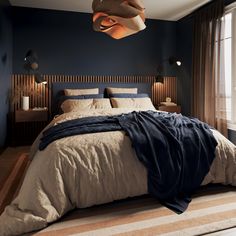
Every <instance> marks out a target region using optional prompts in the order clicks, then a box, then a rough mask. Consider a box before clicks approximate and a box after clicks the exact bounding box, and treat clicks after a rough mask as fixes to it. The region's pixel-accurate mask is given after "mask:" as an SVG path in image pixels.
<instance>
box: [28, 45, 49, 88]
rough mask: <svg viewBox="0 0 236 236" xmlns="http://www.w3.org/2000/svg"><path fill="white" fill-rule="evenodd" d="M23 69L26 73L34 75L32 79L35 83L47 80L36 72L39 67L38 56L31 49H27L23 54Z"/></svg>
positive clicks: (45, 82)
mask: <svg viewBox="0 0 236 236" xmlns="http://www.w3.org/2000/svg"><path fill="white" fill-rule="evenodd" d="M24 69H25V70H27V71H28V73H32V74H33V75H34V79H35V82H36V83H44V84H47V81H46V80H45V79H44V77H43V76H42V75H40V74H39V72H38V69H39V64H38V56H37V54H36V52H35V51H33V50H32V49H30V50H28V51H27V53H26V55H25V58H24Z"/></svg>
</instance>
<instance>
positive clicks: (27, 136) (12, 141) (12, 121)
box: [8, 109, 49, 146]
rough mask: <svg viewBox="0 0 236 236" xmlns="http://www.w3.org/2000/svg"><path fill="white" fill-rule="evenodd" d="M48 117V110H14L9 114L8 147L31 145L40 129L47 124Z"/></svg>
mask: <svg viewBox="0 0 236 236" xmlns="http://www.w3.org/2000/svg"><path fill="white" fill-rule="evenodd" d="M48 117H49V116H48V110H33V109H30V110H28V111H23V110H16V111H15V112H13V113H11V114H9V119H8V143H9V145H11V146H20V145H31V144H32V143H33V141H34V140H35V138H36V137H37V136H38V134H39V133H40V132H41V131H42V129H44V128H45V126H46V125H47V124H48V121H49V119H48Z"/></svg>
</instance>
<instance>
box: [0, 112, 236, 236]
mask: <svg viewBox="0 0 236 236" xmlns="http://www.w3.org/2000/svg"><path fill="white" fill-rule="evenodd" d="M127 112H129V110H125V109H122V110H121V109H110V110H107V111H105V110H90V111H84V112H77V113H67V114H63V115H61V116H60V117H58V118H56V119H55V120H54V121H52V123H51V124H50V125H54V124H55V123H58V122H62V121H64V120H68V119H73V118H78V117H85V116H94V115H112V114H120V113H127ZM213 133H214V136H215V138H216V139H217V141H218V146H217V149H216V158H215V160H214V162H213V164H212V166H211V170H210V172H209V173H208V175H207V176H206V177H205V179H204V181H203V183H202V184H203V185H205V184H208V183H210V182H212V183H224V184H231V185H236V146H234V145H233V144H232V143H231V142H229V141H228V140H227V139H226V138H224V137H223V136H222V135H221V134H220V133H218V132H217V131H213ZM38 141H39V139H38V140H36V141H35V143H34V145H33V146H32V151H31V156H32V158H33V160H32V163H31V165H30V167H29V169H28V171H27V174H26V176H25V179H24V182H23V185H22V187H21V189H20V192H19V194H18V196H17V198H16V199H15V200H14V201H13V202H12V203H11V205H9V206H7V207H6V209H5V211H4V212H3V214H2V215H1V216H0V235H1V236H3V235H21V234H23V233H25V232H29V231H33V230H38V229H42V228H44V227H46V226H47V225H48V223H50V222H53V221H55V220H57V219H59V218H60V217H61V216H62V215H64V214H65V213H66V212H68V211H69V210H71V209H73V208H76V207H89V206H92V205H95V204H102V203H107V202H111V201H113V200H118V199H124V198H127V197H131V196H138V195H142V194H145V193H147V172H146V169H145V168H144V166H143V165H142V164H141V163H140V162H139V161H138V159H137V158H136V155H135V152H134V150H133V149H132V147H131V143H130V140H129V138H128V137H127V136H126V135H125V134H124V132H121V131H116V132H106V133H96V134H84V135H77V136H72V137H68V138H63V139H60V140H57V141H55V142H53V143H51V144H50V145H49V146H48V147H47V148H46V149H45V150H43V151H38V150H37V146H38Z"/></svg>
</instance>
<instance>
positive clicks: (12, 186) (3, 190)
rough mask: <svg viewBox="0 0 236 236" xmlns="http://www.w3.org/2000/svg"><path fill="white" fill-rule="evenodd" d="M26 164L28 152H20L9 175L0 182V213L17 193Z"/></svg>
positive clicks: (27, 162)
mask: <svg viewBox="0 0 236 236" xmlns="http://www.w3.org/2000/svg"><path fill="white" fill-rule="evenodd" d="M28 165H29V159H28V154H27V153H22V154H20V156H19V158H17V159H16V162H15V163H14V165H13V167H12V169H11V170H10V171H9V175H8V176H7V177H6V178H5V179H4V180H2V182H1V183H0V214H1V213H2V212H3V210H4V208H5V206H6V205H8V204H9V203H10V202H11V201H12V200H13V198H14V197H15V195H16V194H17V191H18V190H19V187H20V185H21V183H22V180H23V177H24V175H25V171H26V169H27V167H28Z"/></svg>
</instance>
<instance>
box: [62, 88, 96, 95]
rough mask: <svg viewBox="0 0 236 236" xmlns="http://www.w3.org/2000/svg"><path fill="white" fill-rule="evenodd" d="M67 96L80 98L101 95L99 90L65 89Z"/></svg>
mask: <svg viewBox="0 0 236 236" xmlns="http://www.w3.org/2000/svg"><path fill="white" fill-rule="evenodd" d="M64 93H65V95H66V96H78V95H88V94H99V89H98V88H92V89H64Z"/></svg>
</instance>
